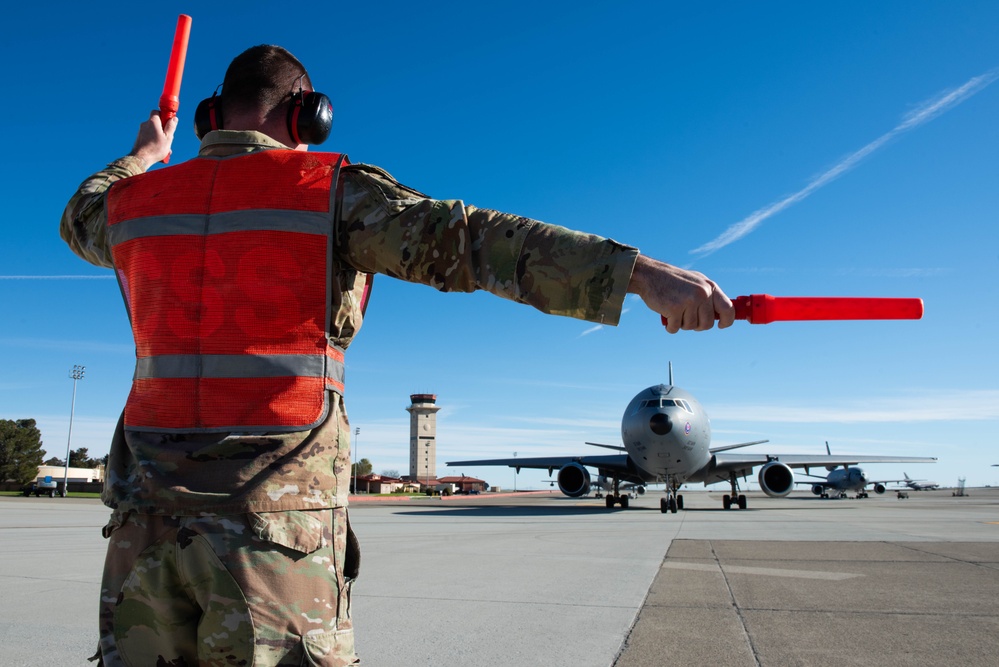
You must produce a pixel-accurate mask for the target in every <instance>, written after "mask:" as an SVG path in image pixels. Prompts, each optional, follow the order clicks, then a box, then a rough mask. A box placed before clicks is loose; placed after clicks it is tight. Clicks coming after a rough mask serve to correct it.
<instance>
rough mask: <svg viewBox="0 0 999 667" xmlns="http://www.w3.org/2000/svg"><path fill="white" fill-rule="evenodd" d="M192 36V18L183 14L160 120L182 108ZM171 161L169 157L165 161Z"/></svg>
mask: <svg viewBox="0 0 999 667" xmlns="http://www.w3.org/2000/svg"><path fill="white" fill-rule="evenodd" d="M190 36H191V17H190V16H188V15H187V14H181V15H180V16H178V17H177V30H176V31H174V35H173V49H172V50H171V51H170V64H169V65H167V73H166V81H164V82H163V94H162V95H160V120H161V121H163V124H164V125H166V122H167V121H168V120H170V119H171V118H173V117H174V116H176V115H177V109H179V108H180V80H181V78H183V76H184V61H185V60H186V59H187V40H188V38H189V37H190ZM169 161H170V156H169V155H167V156H166V157H165V158H164V159H163V163H164V164H166V163H167V162H169Z"/></svg>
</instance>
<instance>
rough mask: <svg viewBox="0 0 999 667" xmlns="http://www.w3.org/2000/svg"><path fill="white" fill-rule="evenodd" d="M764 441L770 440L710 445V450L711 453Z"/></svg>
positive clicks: (760, 443)
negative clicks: (719, 445)
mask: <svg viewBox="0 0 999 667" xmlns="http://www.w3.org/2000/svg"><path fill="white" fill-rule="evenodd" d="M764 442H770V441H769V440H754V441H753V442H740V443H739V444H737V445H722V446H721V447H712V448H711V449H710V450H708V451H710V452H711V453H712V454H715V453H717V452H727V451H728V450H730V449H739V448H740V447H749V446H750V445H762V444H763V443H764Z"/></svg>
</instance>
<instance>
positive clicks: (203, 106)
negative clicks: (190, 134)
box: [194, 95, 222, 139]
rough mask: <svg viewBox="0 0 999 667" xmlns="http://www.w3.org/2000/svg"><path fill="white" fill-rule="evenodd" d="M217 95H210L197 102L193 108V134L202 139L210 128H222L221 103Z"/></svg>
mask: <svg viewBox="0 0 999 667" xmlns="http://www.w3.org/2000/svg"><path fill="white" fill-rule="evenodd" d="M221 99H222V98H220V97H219V96H218V95H212V96H211V97H208V98H205V99H203V100H201V102H199V103H198V108H197V109H195V110H194V134H195V135H197V137H198V139H203V138H204V136H205V135H206V134H208V133H209V132H211V131H212V130H221V129H222V105H221V104H220V102H221Z"/></svg>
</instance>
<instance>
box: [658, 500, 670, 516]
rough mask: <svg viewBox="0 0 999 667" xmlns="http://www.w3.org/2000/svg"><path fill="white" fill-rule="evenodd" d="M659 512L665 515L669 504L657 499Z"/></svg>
mask: <svg viewBox="0 0 999 667" xmlns="http://www.w3.org/2000/svg"><path fill="white" fill-rule="evenodd" d="M659 511H660V512H662V513H663V514H666V512H668V511H669V503H667V502H666V499H665V498H660V499H659Z"/></svg>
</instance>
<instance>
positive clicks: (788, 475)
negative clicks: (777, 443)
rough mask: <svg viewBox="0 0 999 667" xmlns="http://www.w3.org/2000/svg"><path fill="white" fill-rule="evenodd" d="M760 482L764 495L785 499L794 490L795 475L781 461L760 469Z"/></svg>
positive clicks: (772, 462)
mask: <svg viewBox="0 0 999 667" xmlns="http://www.w3.org/2000/svg"><path fill="white" fill-rule="evenodd" d="M759 480H760V488H761V489H763V493H765V494H767V495H768V496H770V497H771V498H783V497H784V496H786V495H787V494H789V493H791V489H793V488H794V473H793V472H791V468H789V467H788V466H787V465H785V464H783V463H781V462H780V461H771V462H770V463H767V464H766V465H765V466H763V467H762V468H760V475H759ZM812 492H813V493H814V492H815V490H814V489H812Z"/></svg>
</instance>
